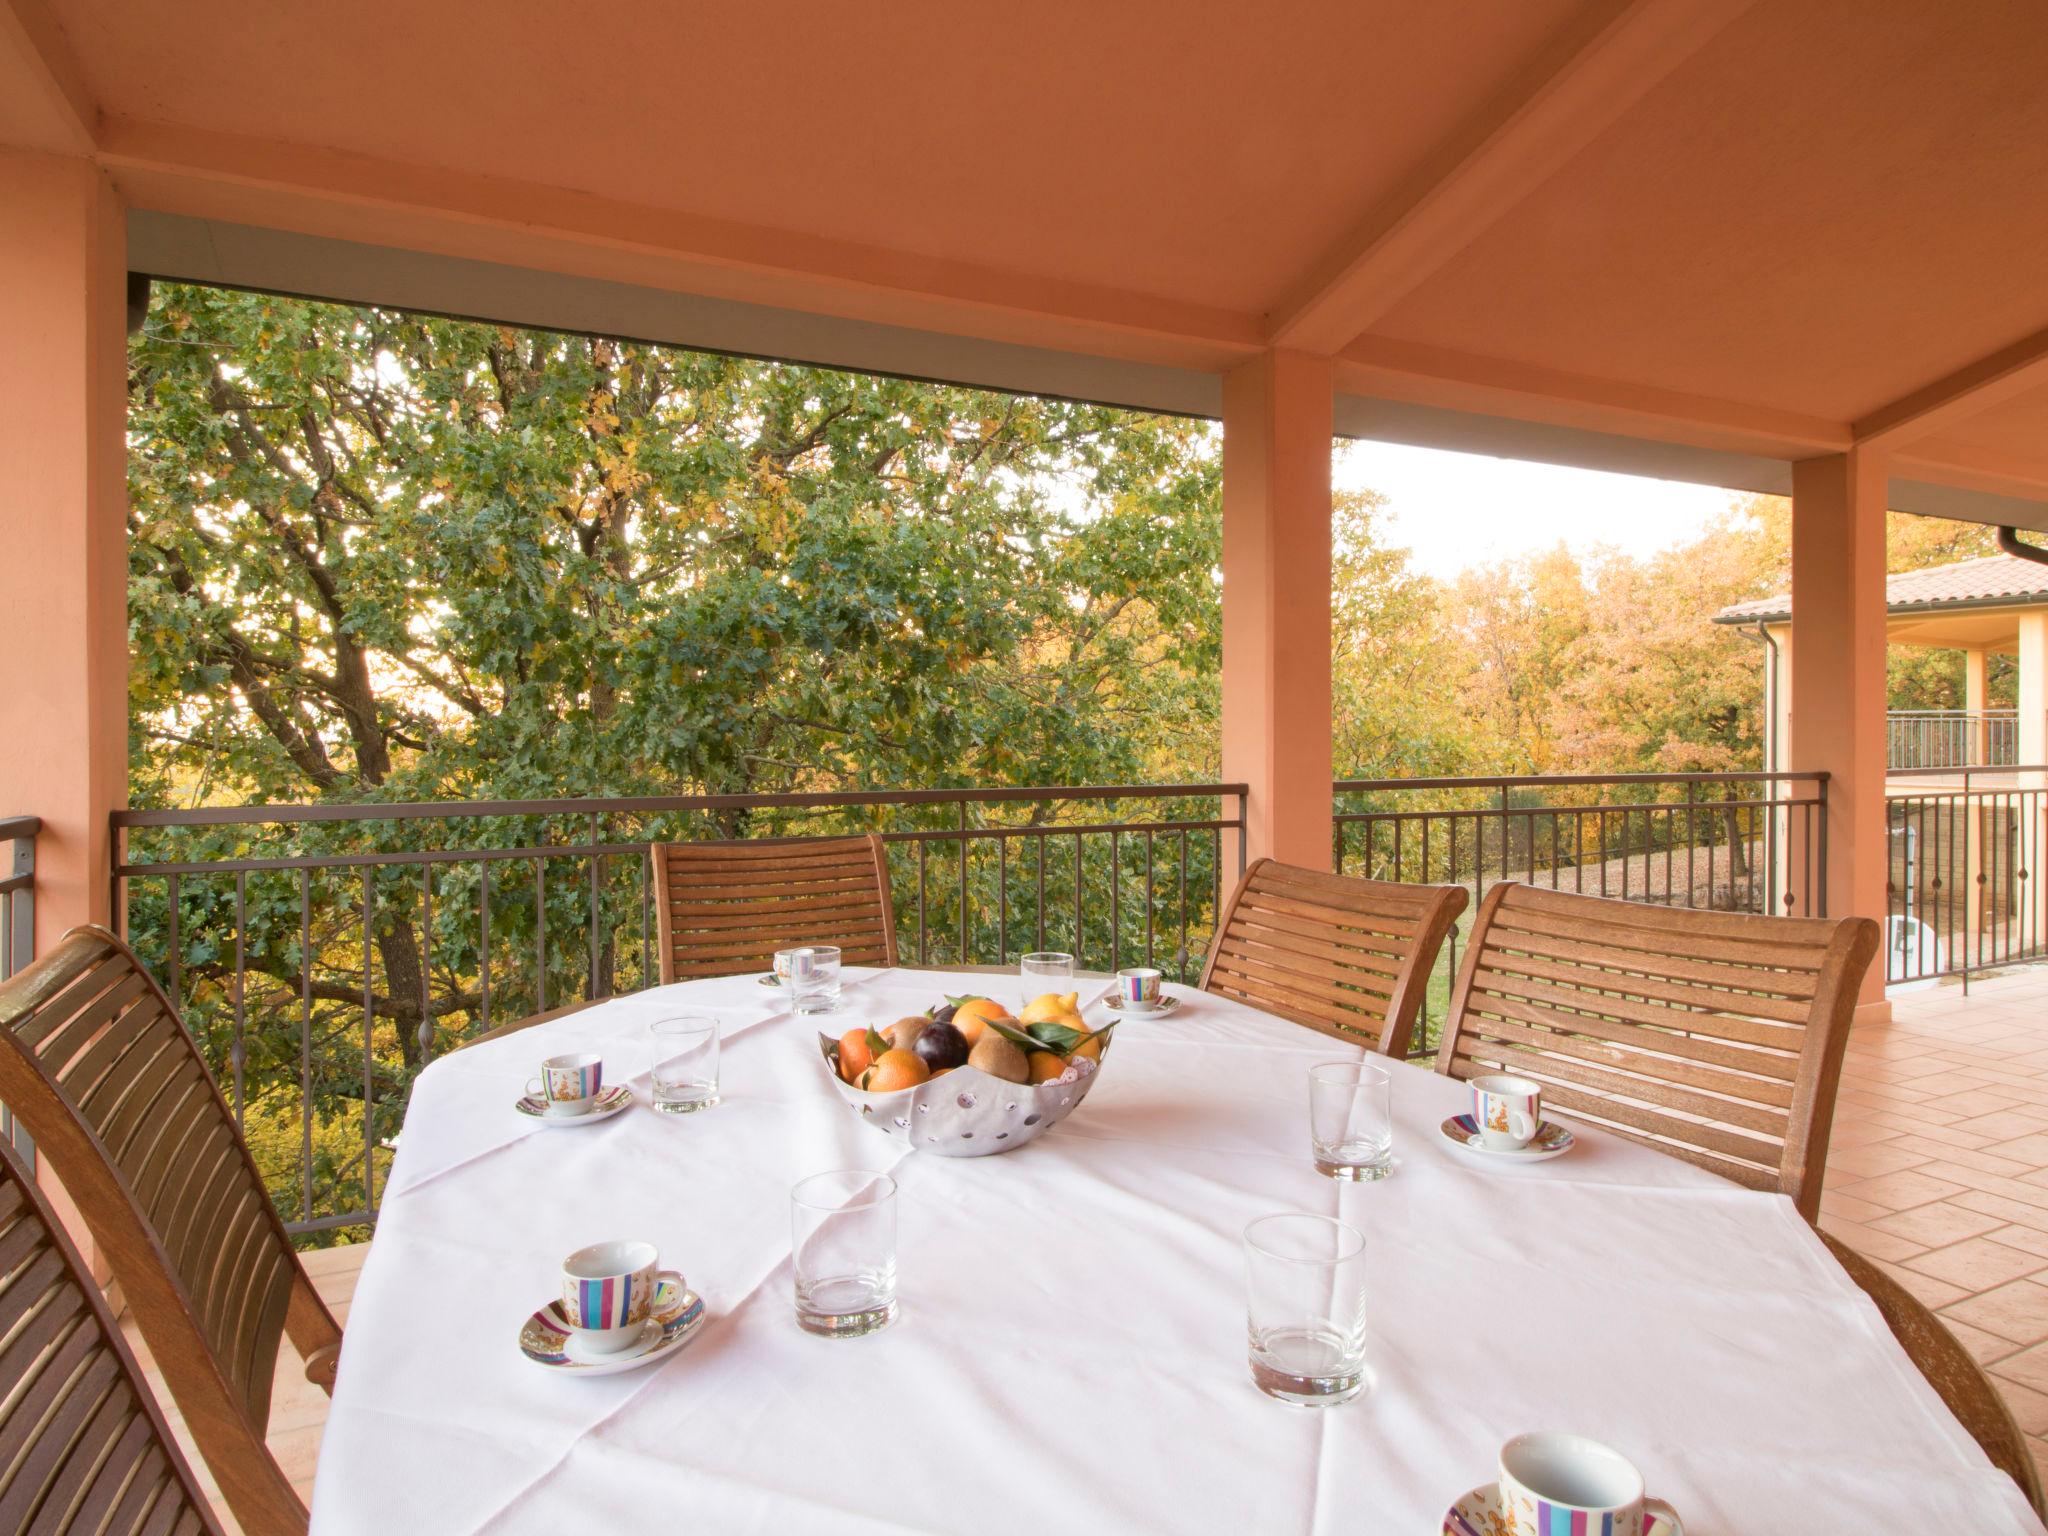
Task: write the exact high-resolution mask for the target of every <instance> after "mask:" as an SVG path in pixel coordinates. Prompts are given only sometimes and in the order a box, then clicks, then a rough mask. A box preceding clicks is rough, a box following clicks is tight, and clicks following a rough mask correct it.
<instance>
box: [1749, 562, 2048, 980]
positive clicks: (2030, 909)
mask: <svg viewBox="0 0 2048 1536" xmlns="http://www.w3.org/2000/svg"><path fill="white" fill-rule="evenodd" d="M1715 622H1717V623H1720V624H1724V625H1732V626H1737V627H1740V628H1742V629H1744V630H1746V631H1751V632H1754V633H1755V634H1756V636H1757V637H1758V639H1759V640H1760V641H1761V642H1762V653H1763V670H1764V693H1765V699H1766V706H1765V714H1766V722H1767V723H1766V740H1765V749H1764V752H1765V761H1766V762H1767V763H1770V762H1775V761H1776V760H1777V757H1778V754H1779V753H1780V752H1781V751H1782V750H1784V744H1785V743H1787V742H1789V741H1790V739H1791V712H1792V710H1793V708H1794V707H1795V706H1794V701H1793V699H1792V695H1791V688H1790V683H1789V679H1790V675H1791V672H1790V668H1791V658H1792V655H1793V653H1794V651H1795V648H1796V645H1797V633H1798V625H1797V623H1796V621H1795V619H1794V616H1793V612H1792V601H1791V597H1790V594H1787V593H1780V594H1778V595H1777V596H1774V597H1769V598H1764V599H1761V600H1759V601H1756V602H1751V603H1742V604H1738V605H1736V606H1734V607H1731V608H1727V609H1724V610H1722V612H1721V613H1720V614H1718V615H1716V619H1715ZM1885 640H1886V643H1887V645H1888V646H1890V647H1897V648H1909V649H1913V650H1918V651H1922V652H1925V651H1929V650H1936V651H1948V652H1954V653H1957V655H1958V658H1959V660H1960V663H1961V667H1960V671H1961V679H1962V692H1963V695H1964V698H1963V707H1962V708H1960V709H1895V710H1892V711H1890V712H1889V713H1888V714H1887V716H1886V719H1885V758H1886V775H1885V811H1886V834H1887V838H1888V849H1887V868H1886V880H1885V892H1886V904H1887V921H1886V928H1887V964H1886V973H1885V974H1886V979H1887V981H1888V982H1890V983H1892V984H1894V985H1929V984H1932V983H1933V982H1935V981H1936V980H1938V979H1940V978H1943V977H1950V976H1954V977H1960V978H1962V979H1963V981H1964V983H1965V985H1967V983H1968V980H1969V978H1970V977H1972V976H1974V975H1977V974H1980V973H1982V972H1985V971H1989V970H1996V969H1999V968H2001V967H2005V966H2010V965H2016V964H2021V963H2027V962H2034V961H2040V960H2044V959H2048V877H2044V874H2048V872H2044V868H2043V856H2044V854H2048V565H2044V564H2041V563H2039V562H2037V561H2033V560H2028V559H2023V558H2021V557H2019V556H2016V555H2012V554H1996V555H1986V556H1982V557H1980V558H1977V559H1973V560H1960V561H1955V562H1952V563H1949V564H1946V565H1937V566H1928V567H1924V568H1922V569H1919V570H1913V571H1904V572H1900V573H1898V574H1895V575H1893V576H1891V577H1889V578H1887V580H1886V583H1885ZM1994 681H1996V682H1997V683H1998V684H1999V685H2001V686H2002V689H2003V691H2004V692H2006V693H2007V694H2008V696H2010V697H2011V698H2012V699H2013V700H2014V701H2015V702H2014V703H2013V704H2010V705H2003V706H2001V705H1996V704H1994V703H1993V702H1992V691H1993V685H1994Z"/></svg>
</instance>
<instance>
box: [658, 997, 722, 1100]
mask: <svg viewBox="0 0 2048 1536" xmlns="http://www.w3.org/2000/svg"><path fill="white" fill-rule="evenodd" d="M647 1034H648V1038H649V1039H650V1040H651V1041H652V1042H653V1052H652V1058H651V1060H650V1062H649V1064H648V1070H647V1080H648V1084H649V1087H650V1089H651V1090H652V1092H653V1096H654V1107H655V1108H656V1109H658V1110H660V1111H661V1112H662V1113H663V1114H665V1115H687V1114H689V1113H690V1112H691V1111H692V1110H698V1109H709V1108H711V1106H712V1105H714V1104H716V1103H717V1102H718V1020H716V1019H714V1018H712V1017H711V1016H710V1015H709V1014H702V1013H681V1014H675V1015H672V1016H671V1017H669V1018H665V1019H655V1020H653V1021H651V1022H650V1023H649V1024H648V1026H647Z"/></svg>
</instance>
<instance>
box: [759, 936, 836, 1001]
mask: <svg viewBox="0 0 2048 1536" xmlns="http://www.w3.org/2000/svg"><path fill="white" fill-rule="evenodd" d="M775 974H776V975H777V976H778V977H780V978H781V980H782V983H783V985H784V986H786V987H788V988H789V994H790V999H791V1003H792V1005H793V1006H794V1008H795V1009H796V1011H797V1012H798V1013H832V1012H834V1011H836V1010H837V1009H838V1007H839V946H838V945H836V944H805V945H803V946H801V947H799V948H796V949H778V950H777V951H776V952H775Z"/></svg>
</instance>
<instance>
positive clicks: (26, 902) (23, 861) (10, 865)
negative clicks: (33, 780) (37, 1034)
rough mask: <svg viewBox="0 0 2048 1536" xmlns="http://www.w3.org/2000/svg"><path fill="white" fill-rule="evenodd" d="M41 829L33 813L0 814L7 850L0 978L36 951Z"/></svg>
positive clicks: (0, 875)
mask: <svg viewBox="0 0 2048 1536" xmlns="http://www.w3.org/2000/svg"><path fill="white" fill-rule="evenodd" d="M42 830H43V824H42V821H41V820H40V819H39V818H37V817H34V816H8V817H0V844H5V845H6V847H7V850H8V852H7V863H6V865H5V867H4V869H0V981H5V980H6V979H7V978H8V977H9V976H12V975H13V974H14V973H15V972H16V971H17V970H19V969H20V968H21V967H22V966H24V965H26V964H28V962H29V961H30V959H32V958H33V957H34V955H35V952H36V838H37V837H38V836H40V835H41V833H42Z"/></svg>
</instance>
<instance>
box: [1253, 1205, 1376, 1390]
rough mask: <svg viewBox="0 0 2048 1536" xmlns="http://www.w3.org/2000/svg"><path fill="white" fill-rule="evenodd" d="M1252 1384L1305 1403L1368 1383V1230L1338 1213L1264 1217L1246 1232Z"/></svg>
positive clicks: (1362, 1386) (1355, 1388) (1359, 1387)
mask: <svg viewBox="0 0 2048 1536" xmlns="http://www.w3.org/2000/svg"><path fill="white" fill-rule="evenodd" d="M1244 1265H1245V1295H1246V1330H1247V1335H1248V1342H1249V1346H1250V1353H1251V1368H1252V1381H1253V1382H1254V1383H1255V1384H1256V1385H1257V1387H1258V1389H1259V1390H1260V1391H1261V1392H1264V1393H1265V1394H1266V1395H1267V1396H1268V1397H1277V1398H1278V1399H1280V1401H1281V1402H1283V1403H1294V1404H1296V1405H1298V1406H1300V1407H1304V1408H1322V1407H1327V1406H1329V1405H1330V1404H1332V1403H1342V1402H1348V1401H1349V1400H1350V1399H1352V1398H1354V1397H1356V1396H1358V1394H1359V1392H1360V1391H1362V1390H1363V1389H1364V1387H1365V1234H1364V1233H1362V1232H1360V1231H1359V1230H1358V1229H1357V1228H1356V1227H1354V1226H1352V1225H1350V1224H1349V1223H1348V1222H1342V1221H1338V1220H1336V1219H1335V1218H1334V1217H1330V1216H1308V1215H1293V1214H1287V1215H1278V1216H1261V1217H1260V1218H1259V1219H1258V1220H1257V1221H1254V1222H1253V1223H1252V1224H1251V1225H1250V1226H1248V1227H1246V1228H1245V1229H1244Z"/></svg>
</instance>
